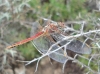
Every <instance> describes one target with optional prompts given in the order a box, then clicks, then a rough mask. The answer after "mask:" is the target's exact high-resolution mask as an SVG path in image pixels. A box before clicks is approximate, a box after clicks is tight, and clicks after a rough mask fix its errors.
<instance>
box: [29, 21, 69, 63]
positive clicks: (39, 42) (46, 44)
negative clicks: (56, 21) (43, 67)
mask: <svg viewBox="0 0 100 74" xmlns="http://www.w3.org/2000/svg"><path fill="white" fill-rule="evenodd" d="M45 23H47V22H44V24H43V26H44V25H46V24H45ZM39 26H41V25H40V24H39V23H38V22H34V23H33V27H32V31H31V35H35V34H36V33H37V32H38V31H39ZM33 43H34V45H35V47H36V49H38V50H39V51H40V52H42V53H43V54H45V53H46V52H47V51H48V49H49V48H50V46H51V45H52V44H53V43H54V42H53V41H51V40H50V39H48V38H47V37H46V36H45V35H43V36H41V37H39V38H37V39H35V40H33ZM57 48H58V46H55V47H53V48H52V49H51V51H53V50H55V49H57ZM48 56H49V57H50V58H52V59H53V60H55V61H57V62H60V63H64V62H65V61H66V60H67V58H66V57H65V56H64V53H63V50H62V49H60V50H58V51H56V52H54V53H52V54H50V55H48Z"/></svg>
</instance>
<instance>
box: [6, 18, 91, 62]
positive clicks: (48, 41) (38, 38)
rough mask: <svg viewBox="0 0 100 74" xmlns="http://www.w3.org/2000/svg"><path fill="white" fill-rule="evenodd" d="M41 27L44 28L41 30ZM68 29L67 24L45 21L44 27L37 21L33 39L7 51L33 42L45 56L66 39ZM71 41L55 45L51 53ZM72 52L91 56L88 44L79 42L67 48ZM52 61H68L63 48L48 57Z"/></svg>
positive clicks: (72, 43) (19, 43) (33, 27)
mask: <svg viewBox="0 0 100 74" xmlns="http://www.w3.org/2000/svg"><path fill="white" fill-rule="evenodd" d="M48 21H49V23H48ZM40 27H43V28H42V29H41V30H40ZM65 27H66V25H65V24H63V23H61V22H59V23H57V22H55V21H51V20H48V19H44V20H43V23H42V25H41V24H40V23H39V22H38V21H37V22H34V23H33V24H32V30H31V37H30V38H27V39H24V40H22V41H19V42H17V43H15V44H13V45H10V46H8V47H7V48H6V49H10V48H13V47H16V46H18V45H22V44H25V43H27V42H29V41H32V42H33V44H34V46H35V47H36V49H37V50H38V51H39V52H40V53H41V54H45V53H47V52H48V49H49V48H50V47H51V46H52V45H53V44H55V43H56V42H57V41H60V40H62V39H63V38H64V36H63V35H65V34H63V33H64V28H65ZM68 42H69V41H68V40H64V41H62V42H60V43H59V44H58V45H55V46H54V47H53V48H52V49H51V50H50V51H53V50H56V49H58V48H59V47H61V46H62V45H66V44H67V43H68ZM67 49H68V50H71V51H73V52H76V53H80V54H90V53H91V48H90V47H89V46H88V45H87V44H83V42H81V41H79V40H73V41H71V42H70V43H69V44H68V45H67V46H66V50H67ZM48 56H49V57H50V58H51V59H53V60H55V61H57V62H60V63H65V61H66V60H67V58H66V56H65V55H64V50H63V48H62V49H61V50H58V51H56V52H53V53H51V54H49V55H48Z"/></svg>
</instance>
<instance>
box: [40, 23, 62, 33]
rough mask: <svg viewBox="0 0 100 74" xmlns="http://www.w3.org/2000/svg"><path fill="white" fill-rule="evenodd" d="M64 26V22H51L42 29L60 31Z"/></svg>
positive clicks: (44, 30)
mask: <svg viewBox="0 0 100 74" xmlns="http://www.w3.org/2000/svg"><path fill="white" fill-rule="evenodd" d="M61 28H64V24H63V23H61V22H59V23H49V24H48V25H46V26H45V27H44V28H43V29H42V31H43V32H45V33H46V32H58V31H59V29H61Z"/></svg>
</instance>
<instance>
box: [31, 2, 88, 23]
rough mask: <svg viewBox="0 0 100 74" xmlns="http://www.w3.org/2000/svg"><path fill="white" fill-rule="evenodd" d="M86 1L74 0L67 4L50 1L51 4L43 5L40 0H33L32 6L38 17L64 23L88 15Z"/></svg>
mask: <svg viewBox="0 0 100 74" xmlns="http://www.w3.org/2000/svg"><path fill="white" fill-rule="evenodd" d="M84 2H85V0H80V1H79V0H72V1H69V3H68V4H65V3H64V1H63V0H59V1H58V0H50V3H44V4H43V5H42V4H41V3H40V2H39V0H31V2H30V5H31V6H32V7H33V9H34V11H35V13H34V14H33V15H37V17H46V18H48V17H51V19H52V20H56V21H64V20H72V19H75V18H76V17H77V16H78V14H79V13H82V14H86V13H87V10H86V9H85V7H84Z"/></svg>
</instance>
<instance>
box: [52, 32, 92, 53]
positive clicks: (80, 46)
mask: <svg viewBox="0 0 100 74" xmlns="http://www.w3.org/2000/svg"><path fill="white" fill-rule="evenodd" d="M52 36H53V38H54V39H55V40H56V41H59V40H62V39H63V38H64V37H63V36H62V35H60V34H54V35H52ZM69 41H70V40H69ZM69 41H68V40H63V41H62V42H61V43H60V45H61V46H62V45H66V48H67V49H68V50H71V51H74V52H76V53H80V54H90V53H91V48H90V47H89V46H88V45H87V44H86V43H83V42H81V41H79V40H73V41H71V42H70V43H69V44H68V45H67V43H68V42H69Z"/></svg>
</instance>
